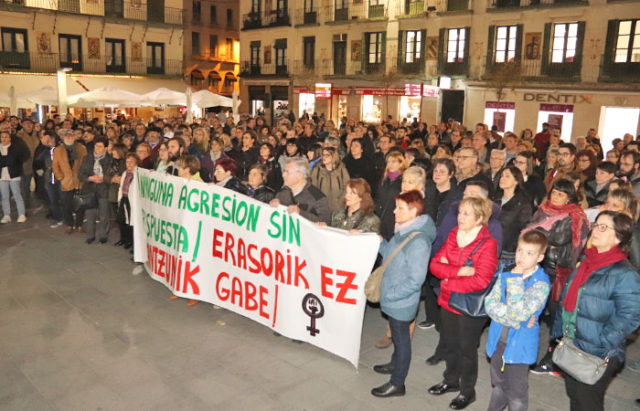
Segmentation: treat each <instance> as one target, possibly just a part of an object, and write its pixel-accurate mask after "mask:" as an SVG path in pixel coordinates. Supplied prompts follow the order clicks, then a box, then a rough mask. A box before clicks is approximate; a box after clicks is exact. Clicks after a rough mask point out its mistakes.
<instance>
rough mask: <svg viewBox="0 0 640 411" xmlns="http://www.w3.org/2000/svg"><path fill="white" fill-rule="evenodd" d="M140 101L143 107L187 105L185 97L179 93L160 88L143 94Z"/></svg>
mask: <svg viewBox="0 0 640 411" xmlns="http://www.w3.org/2000/svg"><path fill="white" fill-rule="evenodd" d="M141 97H142V100H143V102H144V104H145V105H151V106H185V105H187V96H186V95H185V93H180V92H179V91H174V90H169V89H168V88H164V87H161V88H159V89H157V90H153V91H150V92H148V93H146V94H143V95H142V96H141Z"/></svg>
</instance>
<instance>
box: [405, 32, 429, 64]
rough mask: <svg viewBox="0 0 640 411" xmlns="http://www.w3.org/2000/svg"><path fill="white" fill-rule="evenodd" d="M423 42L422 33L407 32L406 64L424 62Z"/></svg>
mask: <svg viewBox="0 0 640 411" xmlns="http://www.w3.org/2000/svg"><path fill="white" fill-rule="evenodd" d="M423 41H424V39H423V38H422V32H421V31H407V37H406V49H405V52H404V62H405V63H415V62H418V61H420V60H422V42H423Z"/></svg>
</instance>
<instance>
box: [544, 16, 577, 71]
mask: <svg viewBox="0 0 640 411" xmlns="http://www.w3.org/2000/svg"><path fill="white" fill-rule="evenodd" d="M584 28H585V23H584V22H570V23H547V24H545V29H544V44H543V51H542V70H541V74H545V75H549V76H560V77H579V75H580V70H581V66H582V44H583V41H584Z"/></svg>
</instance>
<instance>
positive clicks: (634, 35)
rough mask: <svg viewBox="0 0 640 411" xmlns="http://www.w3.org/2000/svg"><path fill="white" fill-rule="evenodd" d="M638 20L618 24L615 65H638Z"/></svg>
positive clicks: (639, 61) (639, 29) (639, 56)
mask: <svg viewBox="0 0 640 411" xmlns="http://www.w3.org/2000/svg"><path fill="white" fill-rule="evenodd" d="M638 21H640V20H624V21H621V22H620V23H618V40H617V41H616V54H615V59H614V62H615V63H640V25H639V24H637V23H638Z"/></svg>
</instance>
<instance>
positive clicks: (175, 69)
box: [0, 52, 182, 76]
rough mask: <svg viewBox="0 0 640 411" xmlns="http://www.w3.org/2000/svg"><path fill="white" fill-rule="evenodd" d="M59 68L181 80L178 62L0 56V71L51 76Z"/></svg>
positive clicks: (33, 55) (58, 56)
mask: <svg viewBox="0 0 640 411" xmlns="http://www.w3.org/2000/svg"><path fill="white" fill-rule="evenodd" d="M63 67H70V68H71V69H72V70H73V71H74V72H80V73H87V74H106V73H122V74H132V75H146V74H160V75H165V76H181V75H182V61H181V60H165V61H164V65H162V66H157V65H154V64H153V62H152V61H151V60H147V59H144V58H131V57H127V58H126V59H125V60H124V61H121V62H114V61H113V60H112V58H110V57H108V56H104V55H101V56H95V57H88V56H83V58H82V59H76V60H69V59H61V58H60V55H59V54H56V53H51V54H41V53H29V52H26V53H15V52H0V68H1V69H3V70H15V71H31V72H37V73H55V72H56V71H57V70H59V69H60V68H63Z"/></svg>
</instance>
